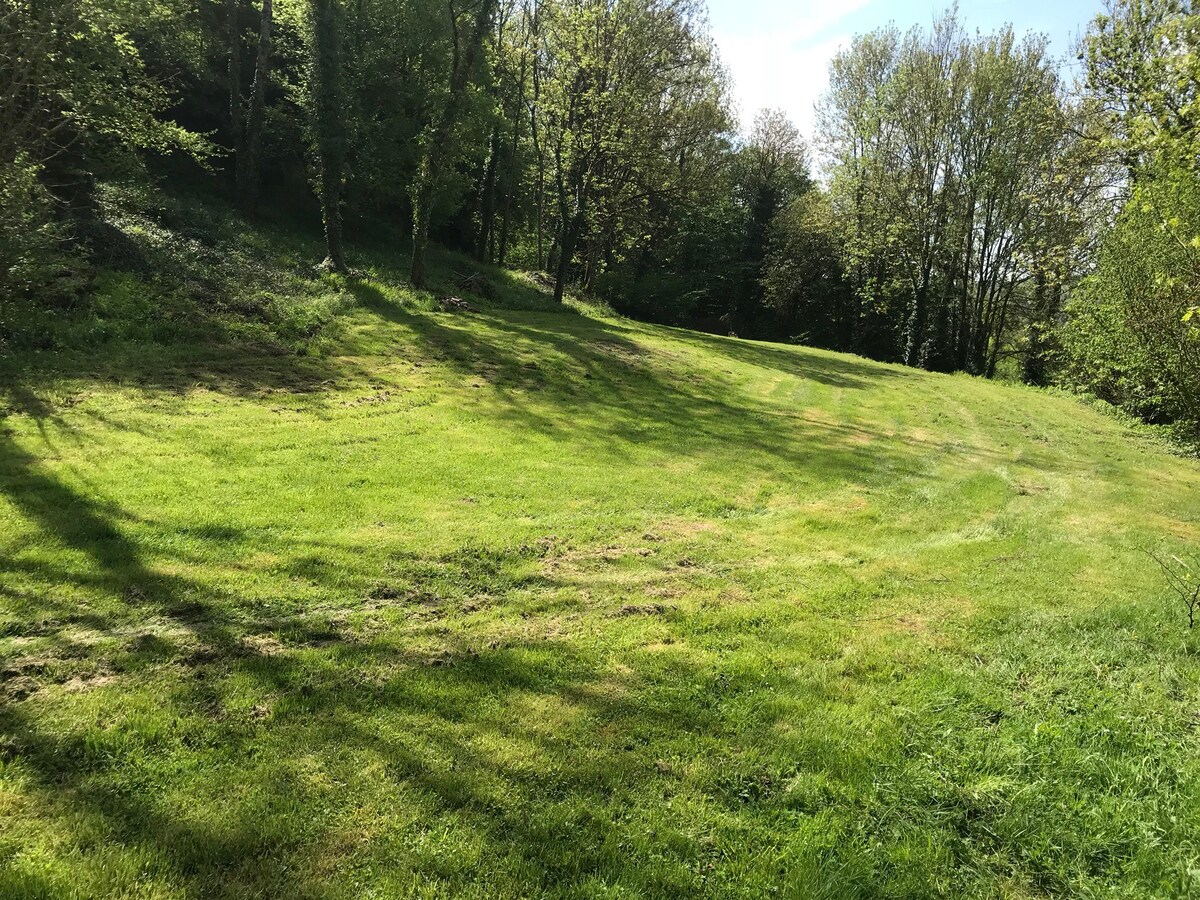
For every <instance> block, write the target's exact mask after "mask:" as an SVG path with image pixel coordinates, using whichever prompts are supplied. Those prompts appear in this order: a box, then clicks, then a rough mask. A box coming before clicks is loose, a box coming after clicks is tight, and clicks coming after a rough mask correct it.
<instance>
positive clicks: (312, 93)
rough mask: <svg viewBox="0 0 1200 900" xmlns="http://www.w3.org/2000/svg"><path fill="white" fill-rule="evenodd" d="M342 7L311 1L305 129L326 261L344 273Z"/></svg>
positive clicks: (325, 0) (345, 141)
mask: <svg viewBox="0 0 1200 900" xmlns="http://www.w3.org/2000/svg"><path fill="white" fill-rule="evenodd" d="M340 11H341V4H340V0H309V27H310V38H309V47H310V60H309V129H310V133H311V135H312V142H313V145H314V149H315V151H316V158H317V168H318V171H319V181H320V197H321V213H322V218H323V221H324V223H325V247H326V251H327V253H328V257H327V258H326V265H327V266H328V267H329V268H330V269H332V270H333V271H335V272H345V271H346V260H345V256H344V254H343V252H342V210H341V203H342V179H343V177H344V174H345V165H346V153H347V149H348V135H347V126H346V119H345V112H346V110H345V102H346V101H345V96H344V94H343V91H342V72H341V65H342V62H341V44H342V35H341V21H340V19H341V16H340Z"/></svg>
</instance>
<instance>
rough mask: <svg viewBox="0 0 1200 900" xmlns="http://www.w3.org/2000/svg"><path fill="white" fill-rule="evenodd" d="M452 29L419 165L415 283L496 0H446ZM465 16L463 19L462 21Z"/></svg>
mask: <svg viewBox="0 0 1200 900" xmlns="http://www.w3.org/2000/svg"><path fill="white" fill-rule="evenodd" d="M447 8H448V10H449V14H450V26H451V29H450V30H451V33H452V40H453V44H452V54H451V63H450V78H449V85H448V88H449V90H448V91H447V93H446V96H445V99H444V101H443V103H442V104H441V108H440V109H438V110H437V111H436V112H435V113H434V116H433V119H432V120H431V121H430V123H429V126H428V127H427V128H426V130H425V133H424V134H423V135H422V138H421V141H422V154H421V165H420V168H419V170H418V171H417V177H416V179H415V181H414V182H413V188H412V205H413V252H412V266H411V268H410V271H409V280H410V281H411V282H412V284H413V286H414V287H418V288H420V287H424V285H425V255H426V248H427V246H428V244H429V226H430V221H431V218H432V216H433V206H434V201H435V200H436V198H437V192H438V190H439V189H440V188H441V187H442V179H443V178H444V176H445V170H446V167H447V165H448V163H449V161H450V159H451V151H450V148H449V142H450V138H451V134H452V132H453V129H454V126H455V125H456V124H457V123H458V121H459V117H460V115H461V114H462V112H463V110H464V108H465V106H466V103H467V86H468V84H469V83H470V79H471V77H472V75H474V73H475V69H476V67H477V65H478V61H479V59H480V57H481V56H482V54H483V44H484V41H485V39H486V36H487V34H488V31H489V30H490V28H491V21H492V16H493V15H494V14H495V10H496V0H474V2H473V3H472V4H469V5H468V6H467V8H466V10H462V9H459V8H457V7H456V5H455V0H448V2H447ZM464 20H465V21H464Z"/></svg>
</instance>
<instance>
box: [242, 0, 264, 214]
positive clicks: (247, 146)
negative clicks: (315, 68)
mask: <svg viewBox="0 0 1200 900" xmlns="http://www.w3.org/2000/svg"><path fill="white" fill-rule="evenodd" d="M271 25H272V3H271V0H262V22H261V25H260V28H259V32H258V56H257V58H256V59H255V61H254V83H253V84H252V85H251V86H250V108H249V111H248V112H247V113H246V132H245V139H244V140H243V144H242V149H241V151H240V152H239V153H238V157H237V185H238V198H239V200H240V202H241V204H242V208H243V209H244V210H245V211H246V212H249V213H253V212H254V211H255V210H256V209H257V208H258V186H259V172H258V168H259V166H258V159H259V155H260V153H261V151H262V136H263V121H264V119H265V115H266V92H267V72H268V70H269V69H270V67H271Z"/></svg>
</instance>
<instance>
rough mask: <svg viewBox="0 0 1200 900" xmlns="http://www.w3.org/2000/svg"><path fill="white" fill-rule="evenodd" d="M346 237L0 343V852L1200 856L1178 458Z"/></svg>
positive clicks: (709, 859)
mask: <svg viewBox="0 0 1200 900" xmlns="http://www.w3.org/2000/svg"><path fill="white" fill-rule="evenodd" d="M305 246H306V247H307V249H308V250H311V249H312V248H311V246H308V245H305ZM363 265H364V266H365V267H367V268H371V269H372V270H373V271H374V275H375V279H374V280H371V281H362V282H348V283H343V282H339V281H331V280H329V279H325V280H320V279H316V280H312V279H310V280H309V281H306V282H305V283H304V284H305V285H306V286H303V290H298V292H297V293H296V295H295V296H296V297H299V298H300V299H299V300H297V299H295V298H293V300H292V301H291V302H292V306H291V307H289V312H288V316H291V317H296V316H299V317H300V318H301V319H302V312H303V308H304V307H305V305H306V304H310V303H311V304H313V305H315V306H316V307H317V308H319V309H321V310H323V312H322V313H321V317H320V321H321V322H322V323H325V324H328V325H329V328H325V327H324V325H322V326H321V327H320V328H315V329H309V330H308V331H304V329H301V332H303V333H304V334H308V335H310V336H312V335H318V334H319V335H320V340H319V346H317V347H316V350H313V351H312V352H309V351H308V350H305V349H304V348H305V347H309V346H310V345H307V344H305V345H303V346H296V347H291V348H290V349H287V351H286V352H284V350H281V349H280V347H279V346H276V345H271V346H264V345H262V344H261V343H256V340H255V339H254V335H253V334H251V335H250V336H249V337H247V336H246V335H245V334H242V335H241V338H244V339H240V340H225V341H223V342H221V343H204V342H192V343H187V344H177V345H173V346H165V347H158V348H157V349H154V348H151V347H149V346H143V347H141V349H139V345H138V344H136V343H132V342H126V343H120V342H117V343H110V344H106V345H104V346H103V347H102V348H101V349H100V350H92V351H88V352H86V353H85V352H83V351H76V352H65V351H64V352H60V353H52V354H46V353H43V354H40V355H38V356H36V357H34V356H24V357H20V358H18V359H16V360H12V361H10V364H9V365H8V367H7V368H6V369H5V370H4V371H5V375H4V378H5V381H4V384H5V389H4V392H3V394H2V395H0V397H2V399H0V408H3V409H4V418H2V419H0V655H2V661H0V668H2V669H3V673H2V675H0V684H2V687H0V690H2V692H3V696H4V700H3V705H2V706H0V895H2V896H4V897H13V898H37V897H88V898H90V897H137V898H160V897H164V898H165V897H196V898H202V897H203V898H209V897H296V898H308V897H322V898H324V897H329V898H340V897H346V898H350V897H354V898H359V897H380V898H392V897H410V896H412V897H447V898H450V897H514V898H515V897H543V896H545V897H589V898H590V897H629V898H633V897H714V898H715V897H798V898H800V897H804V898H807V897H839V898H840V897H863V898H874V897H904V898H908V897H936V896H948V897H1043V896H1081V897H1152V896H1158V897H1184V896H1188V895H1191V896H1195V895H1196V892H1198V891H1200V753H1198V751H1200V737H1198V734H1197V728H1198V726H1200V682H1198V676H1200V655H1198V650H1200V642H1198V641H1197V639H1196V638H1195V637H1193V636H1191V635H1189V634H1187V632H1186V629H1185V628H1184V618H1183V613H1182V610H1181V609H1180V608H1179V607H1177V606H1176V605H1175V604H1174V602H1173V601H1172V599H1171V596H1170V595H1169V594H1168V592H1167V591H1166V588H1165V584H1164V583H1163V580H1162V578H1161V576H1160V575H1159V573H1158V572H1157V569H1156V567H1155V564H1154V563H1153V562H1152V561H1151V560H1150V559H1149V557H1148V556H1146V555H1145V554H1144V553H1143V552H1142V548H1144V547H1159V546H1167V547H1170V548H1172V549H1175V550H1180V549H1185V548H1187V547H1189V546H1194V545H1195V543H1196V541H1197V538H1198V537H1200V525H1198V523H1200V469H1198V468H1197V465H1196V464H1195V463H1194V462H1192V461H1187V460H1184V459H1180V458H1178V457H1175V456H1172V455H1170V454H1168V453H1167V452H1166V451H1165V450H1163V449H1162V448H1161V447H1159V446H1158V445H1156V444H1155V443H1154V442H1153V441H1152V440H1151V439H1150V437H1149V436H1147V435H1146V434H1145V433H1141V432H1136V431H1134V430H1131V429H1130V428H1128V427H1127V426H1125V425H1123V424H1121V423H1119V422H1117V421H1116V420H1114V419H1113V418H1110V417H1108V416H1106V415H1105V414H1103V413H1102V412H1100V411H1097V410H1095V409H1093V408H1090V407H1088V406H1086V405H1084V404H1081V403H1079V402H1077V401H1075V400H1072V399H1070V398H1066V397H1062V396H1057V395H1053V394H1049V393H1044V392H1037V391H1033V390H1026V389H1022V388H1014V387H1007V386H1003V385H998V384H993V383H988V382H985V381H981V380H972V379H970V378H966V377H945V376H937V375H929V374H924V373H919V372H915V371H910V370H905V369H901V368H898V367H892V366H886V365H879V364H874V363H870V362H866V361H864V360H860V359H856V358H851V357H846V356H839V355H836V354H830V353H823V352H818V351H812V350H804V349H799V348H790V347H780V346H772V345H760V344H751V343H746V342H739V341H736V340H732V339H724V338H717V337H711V336H705V335H699V334H694V333H690V332H686V331H678V330H671V329H665V328H657V327H652V326H647V325H639V324H636V323H633V322H629V321H625V320H622V319H618V318H616V317H613V316H609V315H605V314H602V313H599V312H596V311H591V310H587V309H586V308H583V307H580V308H578V309H571V310H563V311H557V310H549V309H545V308H543V309H539V308H537V307H539V306H543V307H544V306H546V304H545V303H544V302H543V301H542V300H541V299H540V296H539V295H538V294H536V293H535V292H534V291H533V290H532V288H530V287H529V286H528V285H525V284H523V283H522V282H521V281H520V280H513V281H511V283H507V284H506V287H505V291H506V292H507V294H506V300H505V302H506V305H507V306H508V307H512V306H518V305H526V306H528V307H530V308H528V309H524V310H521V309H513V308H504V307H502V306H487V307H486V308H485V309H484V310H483V311H481V312H478V313H475V314H462V313H453V314H451V313H437V312H431V311H429V310H428V309H427V308H425V307H428V305H429V298H428V297H425V298H420V297H418V298H413V297H411V296H409V295H407V294H406V293H405V292H404V291H403V290H402V289H400V288H398V287H396V286H395V284H394V283H393V282H391V281H389V280H388V272H389V270H388V268H387V262H386V259H384V258H383V257H380V258H379V259H378V260H377V261H375V262H371V261H370V260H367V261H366V262H364V263H363ZM446 265H447V266H450V267H452V266H453V262H451V263H447V264H446ZM494 277H496V278H497V279H502V278H503V276H502V275H501V274H499V273H494ZM123 290H126V293H128V290H127V287H126V289H123ZM509 295H511V296H509ZM305 298H307V299H305ZM522 298H524V299H522ZM287 321H289V322H290V321H292V319H291V318H288V320H287ZM227 336H228V335H227ZM297 349H300V350H301V351H302V352H304V353H306V354H307V355H301V356H298V355H296V353H295V351H296V350H297ZM310 349H311V347H310ZM317 351H319V352H317Z"/></svg>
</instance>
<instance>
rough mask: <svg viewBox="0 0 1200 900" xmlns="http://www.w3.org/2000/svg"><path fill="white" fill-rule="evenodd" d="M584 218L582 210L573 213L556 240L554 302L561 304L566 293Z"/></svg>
mask: <svg viewBox="0 0 1200 900" xmlns="http://www.w3.org/2000/svg"><path fill="white" fill-rule="evenodd" d="M585 221H586V216H585V215H584V212H583V210H582V209H580V210H579V211H578V212H576V213H575V216H574V218H572V219H571V222H570V224H569V225H568V226H567V227H566V229H565V230H564V232H563V234H562V236H561V237H560V238H559V240H558V244H559V248H558V271H557V272H556V274H555V278H554V302H555V303H562V302H563V298H564V296H565V295H566V292H567V278H568V277H570V274H571V261H572V260H573V259H574V258H575V247H576V245H577V244H578V243H579V238H580V235H582V234H583V225H584V222H585Z"/></svg>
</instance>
